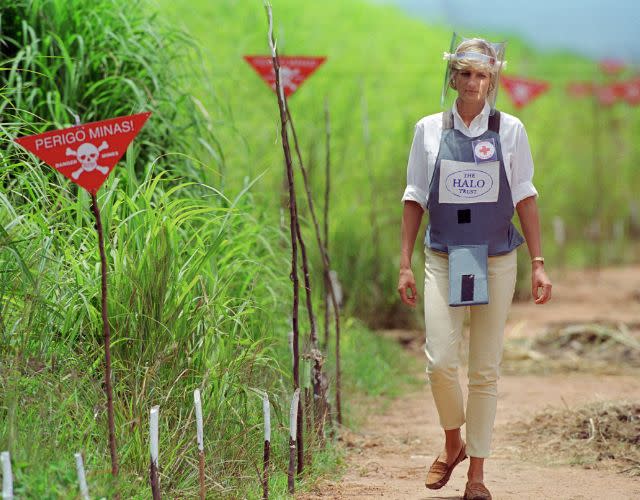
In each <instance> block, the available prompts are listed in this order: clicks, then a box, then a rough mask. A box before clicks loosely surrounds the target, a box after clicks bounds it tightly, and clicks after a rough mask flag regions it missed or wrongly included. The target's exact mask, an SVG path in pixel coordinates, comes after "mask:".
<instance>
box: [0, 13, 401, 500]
mask: <svg viewBox="0 0 640 500" xmlns="http://www.w3.org/2000/svg"><path fill="white" fill-rule="evenodd" d="M0 21H1V23H0V27H1V28H0V30H1V31H0V42H1V43H0V47H1V49H2V54H3V59H2V61H0V109H1V110H2V117H3V119H2V123H0V186H2V189H1V190H0V356H1V359H2V363H1V364H0V447H1V448H2V449H9V450H10V451H11V452H12V460H13V469H14V476H15V493H16V495H17V496H20V497H23V498H42V499H45V498H52V499H53V498H73V497H75V496H76V495H77V486H76V479H75V470H74V465H73V453H74V452H77V451H80V450H82V451H83V452H84V454H85V464H86V469H87V471H88V476H89V477H88V478H89V487H90V491H91V494H92V496H95V497H99V496H101V495H110V492H111V491H112V488H113V485H112V484H111V478H110V465H109V454H108V448H107V432H106V408H105V397H104V389H103V387H102V377H103V375H102V373H103V369H102V367H103V356H104V354H103V350H102V333H101V318H100V311H99V307H100V293H99V289H100V273H99V257H98V251H97V236H96V234H95V230H94V221H93V218H92V216H91V212H90V209H89V207H90V199H89V196H88V195H87V193H85V192H84V191H83V190H81V189H80V190H78V189H77V188H76V187H75V186H74V185H73V184H71V183H70V182H68V181H67V180H65V179H63V178H62V176H59V175H58V174H57V173H55V172H54V171H53V169H51V168H50V167H48V166H46V165H43V164H41V163H40V162H39V161H37V159H36V158H35V157H33V156H31V155H29V154H27V153H26V152H24V151H23V150H21V149H19V148H18V147H17V146H16V145H15V143H13V142H12V140H13V139H14V138H15V137H17V136H20V135H26V134H32V133H37V132H40V131H44V130H49V129H52V128H54V127H63V126H67V125H71V124H73V123H74V122H75V119H76V115H77V116H78V117H79V118H80V119H81V120H82V121H85V122H86V121H91V120H97V119H103V118H108V117H111V116H113V115H119V114H128V113H133V112H138V111H142V110H151V111H153V113H154V114H153V115H152V117H151V119H150V120H149V122H148V123H147V124H146V126H145V127H144V129H143V130H142V133H141V134H140V136H138V137H137V139H136V140H135V141H134V143H133V144H132V145H131V146H130V147H129V149H128V151H127V154H126V155H125V157H124V158H123V160H122V161H121V162H120V164H119V165H118V166H117V168H116V170H115V172H114V173H113V174H112V175H111V177H110V179H108V180H107V182H106V183H105V185H104V186H103V188H102V189H101V191H100V193H99V196H98V202H99V204H100V207H101V210H102V213H103V221H104V225H105V234H106V236H107V248H106V250H107V259H108V263H109V264H108V265H109V269H108V280H109V304H108V305H109V319H110V325H111V329H112V353H113V371H114V394H115V420H116V435H117V442H118V450H119V457H120V463H121V481H120V491H121V493H122V496H123V498H148V497H149V487H148V482H147V467H148V435H147V425H148V424H147V422H148V412H149V409H150V408H151V407H152V406H153V405H156V404H157V405H160V422H161V424H160V438H161V441H160V472H161V483H162V491H163V493H164V495H165V496H166V497H167V498H187V497H194V496H196V494H197V484H198V478H197V449H196V443H195V422H194V416H193V411H192V392H193V390H194V389H195V388H200V389H201V391H202V399H203V406H204V408H203V410H204V414H205V446H206V450H205V451H206V455H207V486H208V490H209V494H210V496H211V497H228V498H239V497H250V498H254V497H255V498H257V497H258V496H259V493H258V489H259V486H258V485H259V472H258V471H259V470H260V467H261V460H262V413H261V391H267V392H268V393H269V396H270V399H271V402H272V412H273V416H272V422H273V433H272V463H273V467H272V475H273V480H272V492H273V494H274V495H275V496H282V495H284V492H285V491H286V474H285V473H284V471H285V470H286V464H285V461H286V459H287V457H288V440H287V436H288V430H287V428H286V426H287V425H288V405H289V398H290V392H291V385H292V383H291V374H290V371H291V370H290V369H291V367H290V355H289V352H288V345H287V331H288V330H289V322H288V320H287V317H288V316H289V314H290V302H291V299H290V295H291V290H290V281H289V278H288V268H289V256H288V242H287V239H286V231H283V230H282V228H281V227H280V224H279V223H274V222H273V217H271V216H270V213H269V212H270V211H273V212H275V213H276V214H278V215H279V213H278V210H277V209H275V208H274V207H268V206H266V205H265V204H261V201H260V200H261V199H262V197H263V195H262V194H261V193H263V192H264V191H268V188H266V187H265V185H268V183H267V182H266V178H265V177H264V176H263V175H261V174H262V172H261V171H259V170H255V169H253V166H252V165H251V167H252V168H245V169H244V174H242V175H239V174H237V173H235V172H234V175H233V176H232V175H231V174H230V172H229V171H225V165H226V163H225V162H226V160H225V156H224V153H225V152H226V151H225V152H223V150H222V148H221V147H220V144H221V143H222V140H221V137H220V136H219V135H218V134H217V129H216V128H215V125H217V124H219V120H220V119H221V117H223V116H224V117H228V110H225V109H224V105H223V102H222V101H220V102H218V104H219V105H220V109H218V108H216V107H215V106H216V105H215V104H213V103H216V102H217V101H216V98H215V97H212V96H211V95H208V106H209V108H208V109H205V108H204V107H202V106H201V105H200V104H199V102H198V101H197V100H196V99H194V98H192V97H191V96H190V95H189V93H188V88H187V85H186V81H185V79H186V78H192V79H194V80H201V79H202V78H203V75H204V73H203V69H202V67H201V66H199V65H198V64H197V59H198V49H197V46H196V45H195V44H193V43H192V42H191V41H190V39H189V37H188V36H187V35H185V34H184V33H182V32H181V31H179V30H174V29H169V28H167V27H166V26H167V23H165V22H160V21H159V20H158V19H157V18H154V17H153V16H151V15H150V14H149V11H147V3H145V2H134V3H129V2H125V1H124V0H97V1H95V2H92V3H87V2H82V1H79V0H72V1H69V2H67V1H61V0H44V1H38V0H29V1H27V0H22V1H18V2H15V3H13V4H12V5H10V6H5V5H3V6H2V7H1V8H0ZM199 86H200V88H215V87H216V86H215V85H212V86H211V87H209V86H208V84H207V82H206V81H201V83H200V84H199ZM225 119H226V118H225ZM278 169H279V167H276V169H275V170H278ZM271 175H273V174H271ZM229 178H234V179H235V180H234V183H233V185H230V186H229V185H228V186H225V181H226V180H227V179H229ZM317 282H318V283H319V281H317ZM303 331H304V327H303ZM345 334H346V335H347V339H346V340H345V342H344V345H345V353H344V356H345V359H344V363H345V366H346V367H349V366H351V367H353V371H349V372H348V373H345V377H344V378H345V385H346V386H347V389H350V390H352V391H355V390H358V391H360V392H365V393H370V394H376V395H380V394H388V395H391V394H393V393H394V392H397V390H398V380H399V378H398V374H400V373H405V372H406V370H408V367H407V364H406V362H405V361H404V360H402V358H401V354H400V352H399V351H400V349H399V348H398V347H394V346H389V343H388V342H384V341H383V340H381V339H373V340H372V339H370V338H369V335H368V332H367V331H366V329H364V328H363V327H362V326H361V325H359V324H358V322H355V321H353V320H351V322H350V323H349V327H348V328H347V329H346V333H345ZM305 342H306V340H304V341H303V344H304V343H305ZM332 363H333V361H332V360H331V361H329V362H328V363H327V365H326V366H327V369H328V370H329V373H331V369H332ZM306 365H307V363H306V362H304V363H303V373H305V372H308V371H309V367H308V366H306ZM356 370H357V371H358V372H359V373H356ZM306 380H308V376H307V377H306ZM347 394H348V392H347ZM346 407H347V411H346V413H347V416H350V415H351V413H350V411H349V407H348V404H347V405H346ZM309 437H310V436H307V438H309ZM307 444H308V445H310V444H312V443H311V442H310V440H309V439H307ZM315 457H316V458H315V464H316V466H315V467H314V468H313V469H311V470H308V472H307V473H306V475H305V476H304V477H303V478H301V479H302V481H303V482H304V481H312V480H313V477H314V476H315V474H317V473H318V471H319V470H322V469H323V468H324V469H327V468H332V467H335V464H336V461H339V454H338V453H337V452H336V450H335V449H334V448H331V447H329V448H328V449H327V450H325V451H320V450H315Z"/></svg>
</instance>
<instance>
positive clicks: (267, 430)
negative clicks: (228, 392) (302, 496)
mask: <svg viewBox="0 0 640 500" xmlns="http://www.w3.org/2000/svg"><path fill="white" fill-rule="evenodd" d="M262 413H263V415H264V454H263V469H262V498H263V500H267V499H268V498H269V459H270V453H271V409H270V406H269V395H268V394H267V393H266V392H265V393H264V394H263V395H262Z"/></svg>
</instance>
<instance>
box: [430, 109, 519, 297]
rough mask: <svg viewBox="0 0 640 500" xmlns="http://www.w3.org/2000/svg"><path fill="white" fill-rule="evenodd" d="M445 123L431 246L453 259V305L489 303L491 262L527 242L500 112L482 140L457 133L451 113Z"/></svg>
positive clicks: (434, 184) (432, 189) (434, 178)
mask: <svg viewBox="0 0 640 500" xmlns="http://www.w3.org/2000/svg"><path fill="white" fill-rule="evenodd" d="M442 122H443V126H442V138H441V139H440V149H439V151H438V157H437V158H436V163H435V168H434V172H433V176H432V178H431V183H430V185H429V200H428V202H427V209H428V211H429V225H428V227H427V232H426V235H425V245H426V246H427V247H429V248H431V249H432V250H436V251H439V252H444V253H447V254H449V279H450V281H449V292H450V293H449V301H450V305H452V306H459V305H474V304H486V303H488V291H487V285H486V281H487V276H486V272H487V271H486V270H487V257H488V256H495V255H503V254H507V253H509V252H511V251H512V250H514V249H515V248H517V247H518V246H520V245H521V244H522V243H524V238H523V237H522V236H521V235H520V233H519V232H518V230H517V229H516V228H515V226H514V225H513V223H512V222H511V219H512V218H513V213H514V208H513V201H512V197H511V188H510V186H509V181H508V180H507V173H506V170H505V167H504V159H503V157H502V148H501V146H500V135H499V131H500V112H499V111H496V112H495V113H494V114H493V115H491V116H490V117H489V127H488V129H487V131H486V132H485V133H483V134H481V135H480V136H478V137H467V136H466V135H464V134H463V133H462V132H460V131H459V130H456V129H454V128H453V115H452V113H451V111H446V112H444V113H443V120H442ZM453 254H455V258H453V259H452V255H453Z"/></svg>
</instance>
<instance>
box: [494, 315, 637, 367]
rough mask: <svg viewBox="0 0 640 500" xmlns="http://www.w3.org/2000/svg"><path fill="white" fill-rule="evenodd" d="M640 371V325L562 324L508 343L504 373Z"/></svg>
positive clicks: (506, 343) (504, 359)
mask: <svg viewBox="0 0 640 500" xmlns="http://www.w3.org/2000/svg"><path fill="white" fill-rule="evenodd" d="M639 368H640V324H630V325H625V324H623V323H620V324H615V325H614V324H608V323H589V324H563V325H559V326H555V327H553V328H550V329H549V330H548V331H547V332H546V333H544V334H542V335H539V336H536V337H531V338H518V339H508V340H507V341H505V347H504V356H503V372H505V373H509V372H510V373H540V372H549V371H589V372H597V373H616V374H618V373H624V372H629V371H634V370H637V369H639Z"/></svg>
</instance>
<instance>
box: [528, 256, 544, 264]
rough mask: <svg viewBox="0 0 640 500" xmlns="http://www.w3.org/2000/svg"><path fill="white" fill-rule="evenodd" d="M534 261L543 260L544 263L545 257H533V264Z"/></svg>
mask: <svg viewBox="0 0 640 500" xmlns="http://www.w3.org/2000/svg"><path fill="white" fill-rule="evenodd" d="M534 262H542V263H543V264H544V257H534V258H533V259H531V263H532V264H533V263H534Z"/></svg>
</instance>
